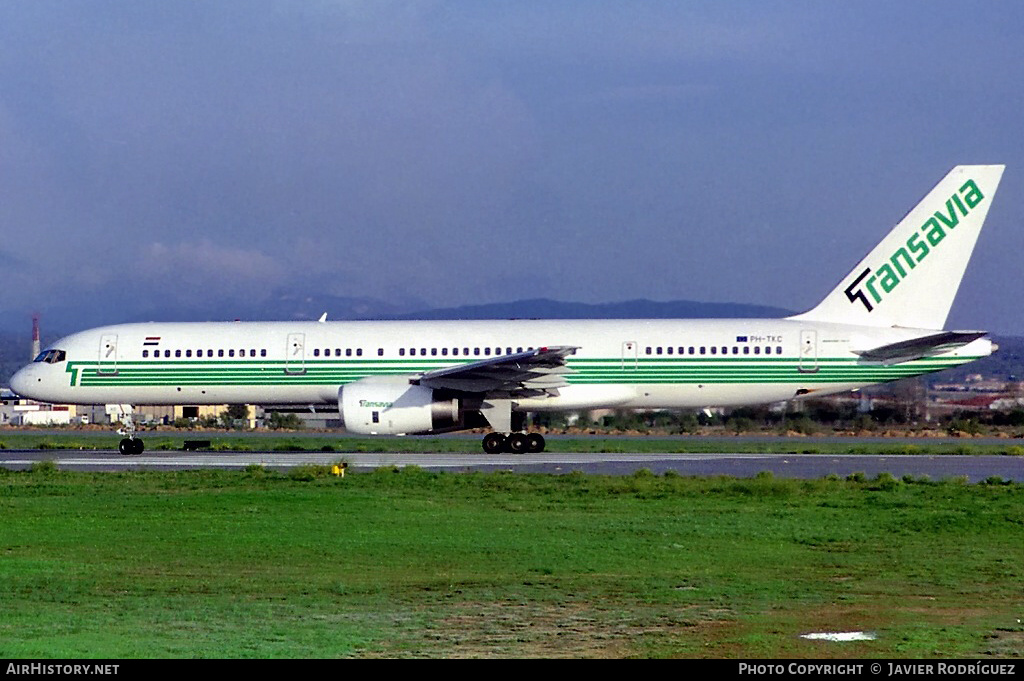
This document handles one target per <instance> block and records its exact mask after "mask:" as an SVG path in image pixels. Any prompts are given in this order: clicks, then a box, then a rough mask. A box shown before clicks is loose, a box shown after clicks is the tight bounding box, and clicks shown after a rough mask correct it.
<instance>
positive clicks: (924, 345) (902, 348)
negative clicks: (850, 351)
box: [854, 331, 985, 364]
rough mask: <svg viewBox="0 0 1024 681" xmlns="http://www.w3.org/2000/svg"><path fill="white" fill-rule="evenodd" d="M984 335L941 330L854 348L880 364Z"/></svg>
mask: <svg viewBox="0 0 1024 681" xmlns="http://www.w3.org/2000/svg"><path fill="white" fill-rule="evenodd" d="M984 335H985V332H984V331H943V332H942V333H934V334H932V335H930V336H921V337H920V338H912V339H910V340H905V341H900V342H899V343H889V344H888V345H880V346H878V347H877V348H871V349H870V350H860V351H858V350H855V351H854V352H856V353H857V354H858V355H860V357H861V359H865V360H867V361H869V362H881V363H882V364H900V363H902V362H909V361H911V360H914V359H921V358H922V357H930V356H932V355H937V354H939V353H942V352H947V351H949V350H953V349H954V348H959V347H962V346H964V345H967V344H968V343H970V342H972V341H975V340H977V339H979V338H981V337H982V336H984Z"/></svg>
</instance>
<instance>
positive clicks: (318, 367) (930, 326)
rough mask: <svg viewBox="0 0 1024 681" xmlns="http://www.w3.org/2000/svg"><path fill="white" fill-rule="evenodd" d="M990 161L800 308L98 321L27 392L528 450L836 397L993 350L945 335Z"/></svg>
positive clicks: (44, 356) (947, 182) (126, 429)
mask: <svg viewBox="0 0 1024 681" xmlns="http://www.w3.org/2000/svg"><path fill="white" fill-rule="evenodd" d="M1004 168H1005V166H1002V165H963V166H957V167H955V168H953V169H952V170H951V171H950V172H949V173H948V174H947V175H946V176H945V177H944V178H943V179H942V180H940V181H939V183H938V184H936V185H935V187H934V188H933V189H932V190H931V191H930V192H928V194H927V195H926V196H925V197H924V198H923V199H922V200H921V202H920V203H918V204H917V206H916V207H915V208H914V209H913V210H911V211H910V212H909V213H908V214H907V215H906V216H905V217H904V218H903V219H902V220H900V221H899V223H897V224H896V226H895V227H894V228H893V229H892V231H891V232H890V233H889V234H888V235H887V236H886V237H885V238H883V239H882V241H881V242H879V243H878V245H877V246H876V247H875V248H874V249H873V250H872V251H871V252H870V253H869V254H868V255H867V256H866V257H864V258H863V259H862V260H861V261H860V262H859V263H858V264H857V265H856V267H854V268H853V269H852V270H851V271H850V273H849V274H848V275H847V276H846V277H845V278H843V279H842V280H841V281H840V283H839V284H838V285H837V286H836V287H835V289H833V290H832V291H831V292H830V293H829V294H828V295H827V296H826V297H825V298H824V299H823V300H822V301H821V302H820V303H819V304H818V305H817V306H815V307H814V308H813V309H811V310H809V311H807V312H804V313H802V314H798V315H795V316H791V317H786V318H783V319H696V320H685V319H680V320H664V319H657V320H655V319H618V320H484V321H477V320H474V321H465V320H463V321H458V320H453V321H355V322H328V321H326V315H325V316H324V317H321V319H320V320H319V321H305V322H280V321H277V322H179V323H156V322H150V323H133V324H120V325H115V326H104V327H100V328H95V329H90V330H87V331H82V332H80V333H75V334H72V335H69V336H66V337H64V338H61V339H60V340H58V341H56V342H55V343H54V344H53V345H51V346H49V347H48V348H46V349H45V350H43V351H42V352H41V353H40V354H39V356H38V357H36V359H35V361H34V362H32V363H31V364H29V365H27V366H25V367H24V368H22V369H20V370H19V371H18V372H17V373H16V374H15V375H14V376H13V378H12V379H11V388H12V389H13V390H14V391H15V392H16V393H17V394H19V395H21V396H22V397H27V398H31V399H35V400H40V401H46V402H54V403H66V404H108V405H120V406H119V407H118V409H119V410H120V412H121V414H122V419H121V422H122V428H121V430H120V431H119V433H121V434H122V436H123V437H124V439H122V440H121V442H120V445H119V449H120V451H121V453H122V454H139V453H141V452H142V451H143V449H144V445H143V443H142V440H141V439H140V438H138V437H137V436H136V429H135V425H134V423H133V420H132V418H131V413H132V405H201V404H262V405H303V406H310V405H332V406H333V405H336V406H337V409H338V412H339V415H340V417H341V420H342V421H343V423H344V427H345V429H346V430H347V431H349V432H351V433H357V434H371V435H399V434H430V433H441V432H448V431H456V430H464V429H471V428H477V427H484V428H486V427H488V426H489V427H490V429H491V432H489V433H488V434H487V435H486V436H485V437H484V438H483V442H482V445H483V449H484V450H485V451H486V452H488V453H498V452H503V451H507V452H514V453H521V452H540V451H543V450H544V448H545V441H544V438H543V436H542V435H541V434H539V433H527V432H524V431H525V425H526V415H527V413H530V412H538V413H539V412H559V411H580V410H592V409H602V408H616V409H702V408H708V407H737V406H742V405H751V404H766V403H772V402H781V401H786V400H794V399H800V398H806V397H817V396H824V395H829V394H833V393H839V392H846V391H849V390H855V389H859V388H863V387H865V386H870V385H873V384H877V383H884V382H887V381H894V380H898V379H901V378H906V377H910V376H918V375H921V374H926V373H931V372H935V371H941V370H943V369H947V368H949V367H954V366H957V365H960V364H964V363H966V362H970V361H973V360H976V359H979V358H981V357H985V356H988V355H989V354H991V353H992V352H994V351H995V350H996V346H995V344H994V343H993V342H992V341H991V340H990V339H988V338H986V337H985V336H986V332H984V331H971V330H966V331H959V330H953V331H946V330H943V328H944V326H945V323H946V318H947V316H948V314H949V310H950V307H951V306H952V303H953V299H954V297H955V295H956V292H957V289H958V288H959V286H960V281H961V279H962V278H963V275H964V271H965V270H966V267H967V262H968V260H969V259H970V255H971V252H972V251H973V249H974V245H975V243H976V241H977V238H978V234H979V232H980V230H981V227H982V224H983V223H984V221H985V217H986V215H987V214H988V209H989V206H990V205H991V202H992V197H993V195H994V194H995V191H996V188H997V187H998V185H999V181H1000V179H1001V178H1002V174H1003V170H1004Z"/></svg>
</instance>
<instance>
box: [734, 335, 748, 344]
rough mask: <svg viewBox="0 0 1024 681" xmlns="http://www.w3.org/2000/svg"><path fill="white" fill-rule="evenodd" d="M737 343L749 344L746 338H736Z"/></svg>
mask: <svg viewBox="0 0 1024 681" xmlns="http://www.w3.org/2000/svg"><path fill="white" fill-rule="evenodd" d="M736 342H737V343H746V342H747V337H746V336H736Z"/></svg>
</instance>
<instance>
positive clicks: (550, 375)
mask: <svg viewBox="0 0 1024 681" xmlns="http://www.w3.org/2000/svg"><path fill="white" fill-rule="evenodd" d="M576 350H577V348H576V347H573V346H568V345H560V346H551V347H544V348H537V349H535V350H527V351H525V352H516V353H513V354H511V355H499V356H497V357H491V358H488V359H485V360H481V361H479V362H469V363H467V364H457V365H455V366H450V367H445V368H443V369H436V370H434V371H428V372H426V373H424V374H423V375H421V376H419V377H418V378H416V379H414V380H413V383H416V384H419V385H423V386H426V387H428V388H434V389H435V390H436V389H442V390H456V391H459V392H470V393H487V394H501V395H508V396H511V397H534V396H537V395H542V394H545V393H546V394H556V393H557V390H558V388H564V387H565V386H567V385H568V384H569V382H568V381H567V380H566V374H570V373H572V369H570V368H569V367H568V366H566V364H565V358H566V357H568V356H569V355H571V354H572V353H573V352H575V351H576Z"/></svg>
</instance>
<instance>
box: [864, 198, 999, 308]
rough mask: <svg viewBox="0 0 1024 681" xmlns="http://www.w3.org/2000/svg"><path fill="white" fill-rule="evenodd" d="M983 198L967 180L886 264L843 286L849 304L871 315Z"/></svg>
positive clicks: (866, 271) (865, 272)
mask: <svg viewBox="0 0 1024 681" xmlns="http://www.w3.org/2000/svg"><path fill="white" fill-rule="evenodd" d="M984 198H985V196H984V194H982V193H981V190H980V189H978V185H977V184H976V183H975V182H974V180H967V182H966V183H964V185H963V186H962V187H960V189H959V191H958V192H957V193H956V194H953V195H952V196H950V197H949V198H948V199H946V205H945V207H944V209H939V210H937V211H935V213H934V214H932V216H931V217H929V218H928V219H927V220H925V222H924V224H923V225H921V227H920V228H919V229H918V230H917V231H916V232H914V233H913V234H911V235H910V238H909V239H907V241H906V243H905V244H904V245H903V246H900V247H899V248H897V249H896V252H895V253H893V254H892V255H891V256H889V259H888V260H887V261H886V262H885V263H883V264H881V265H879V266H878V267H876V268H875V269H874V270H872V269H871V268H870V267H868V268H866V269H864V270H863V271H862V272H861V273H860V274H858V275H857V278H856V279H854V280H853V283H851V284H850V285H849V286H847V287H846V289H845V291H846V297H847V298H849V299H850V302H851V303H856V302H857V301H858V300H859V301H860V302H861V303H863V305H864V307H865V308H867V311H868V312H871V311H872V310H873V309H875V308H874V305H873V304H872V303H876V304H877V303H881V302H882V299H883V298H884V297H885V296H886V295H887V294H889V293H891V292H892V290H893V289H895V288H896V287H897V286H899V284H900V282H901V281H903V280H904V279H906V278H907V277H908V276H910V273H911V272H912V271H913V270H914V268H915V267H917V266H918V264H919V263H920V262H921V261H923V260H924V259H925V258H927V257H928V255H929V254H930V253H931V252H932V251H933V250H934V249H935V248H937V247H938V246H939V245H940V244H941V243H942V241H943V239H945V238H946V232H947V231H948V230H953V229H956V226H957V225H959V224H960V218H962V217H964V218H965V217H967V214H968V213H970V212H971V211H972V210H973V209H974V208H975V207H977V205H978V204H979V203H981V202H982V200H984ZM861 283H863V288H861Z"/></svg>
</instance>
